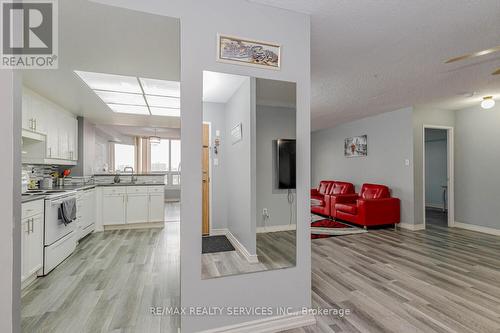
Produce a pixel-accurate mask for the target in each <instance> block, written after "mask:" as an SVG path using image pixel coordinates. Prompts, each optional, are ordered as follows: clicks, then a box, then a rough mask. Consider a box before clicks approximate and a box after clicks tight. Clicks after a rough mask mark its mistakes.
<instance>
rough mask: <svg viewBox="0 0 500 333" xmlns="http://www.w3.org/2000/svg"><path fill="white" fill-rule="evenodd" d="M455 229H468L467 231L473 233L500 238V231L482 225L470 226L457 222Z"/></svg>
mask: <svg viewBox="0 0 500 333" xmlns="http://www.w3.org/2000/svg"><path fill="white" fill-rule="evenodd" d="M454 227H455V228H461V229H466V230H471V231H477V232H482V233H485V234H490V235H495V236H500V229H495V228H489V227H483V226H480V225H474V224H469V223H463V222H457V221H455V224H454Z"/></svg>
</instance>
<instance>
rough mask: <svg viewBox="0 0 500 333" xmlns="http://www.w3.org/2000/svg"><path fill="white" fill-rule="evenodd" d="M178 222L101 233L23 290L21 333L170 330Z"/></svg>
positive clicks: (173, 328)
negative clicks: (160, 309) (159, 311)
mask: <svg viewBox="0 0 500 333" xmlns="http://www.w3.org/2000/svg"><path fill="white" fill-rule="evenodd" d="M179 276H180V271H179V222H169V223H166V224H165V228H164V229H137V230H116V231H105V232H99V233H94V234H91V235H89V236H88V237H86V238H84V239H83V240H82V241H81V242H80V244H79V245H78V247H77V250H76V251H75V252H74V253H73V254H72V255H71V256H70V257H69V258H68V259H66V260H65V261H64V262H63V263H62V264H61V265H59V266H58V267H57V268H56V269H55V270H54V271H52V272H51V273H50V274H49V275H47V276H46V277H43V278H38V279H37V280H36V281H35V282H34V283H33V284H32V285H31V286H29V287H28V288H27V289H25V290H23V295H22V300H21V303H22V312H21V317H22V318H21V319H22V331H23V332H50V333H57V332H61V333H68V332H93V333H94V332H168V333H170V332H175V333H177V331H178V329H177V328H178V327H179V324H180V320H179V319H180V318H179V317H175V316H173V317H172V316H168V315H165V316H153V315H152V314H151V313H150V307H151V306H180V297H179V294H180V281H179Z"/></svg>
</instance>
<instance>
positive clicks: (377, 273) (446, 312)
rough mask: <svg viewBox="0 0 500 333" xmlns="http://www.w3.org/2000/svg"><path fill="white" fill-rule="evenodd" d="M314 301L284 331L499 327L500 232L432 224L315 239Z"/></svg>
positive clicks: (482, 330)
mask: <svg viewBox="0 0 500 333" xmlns="http://www.w3.org/2000/svg"><path fill="white" fill-rule="evenodd" d="M312 289H313V304H314V306H320V307H323V308H344V309H350V310H351V313H352V314H350V315H347V316H344V317H343V318H339V317H338V316H320V317H317V319H318V322H317V324H316V325H315V326H311V327H305V328H301V329H295V330H288V331H286V332H287V333H331V332H337V333H338V332H350V333H351V332H370V333H376V332H397V333H413V332H460V333H461V332H464V333H488V332H500V237H498V236H492V235H487V234H482V233H477V232H473V231H467V230H463V229H458V228H447V227H439V226H433V225H429V226H428V228H427V230H425V231H418V232H411V231H405V230H398V231H394V230H375V231H370V232H368V233H366V234H360V235H349V236H341V237H333V238H326V239H316V240H313V241H312Z"/></svg>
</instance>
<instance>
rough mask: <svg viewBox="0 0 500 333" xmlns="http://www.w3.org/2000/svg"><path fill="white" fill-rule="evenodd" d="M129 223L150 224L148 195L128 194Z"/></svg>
mask: <svg viewBox="0 0 500 333" xmlns="http://www.w3.org/2000/svg"><path fill="white" fill-rule="evenodd" d="M126 204H127V223H145V222H148V194H147V193H144V194H135V193H133V194H128V193H127V200H126Z"/></svg>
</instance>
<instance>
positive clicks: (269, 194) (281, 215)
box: [256, 105, 296, 227]
mask: <svg viewBox="0 0 500 333" xmlns="http://www.w3.org/2000/svg"><path fill="white" fill-rule="evenodd" d="M295 116H296V111H295V109H291V108H283V107H273V106H263V105H257V130H256V131H257V135H256V137H257V142H256V144H257V151H256V156H257V158H256V161H257V177H256V178H257V210H256V217H257V227H262V226H264V225H265V226H276V225H288V224H289V223H290V204H289V203H288V199H287V193H288V191H287V190H280V189H278V186H277V175H276V140H277V139H295V128H296V122H295ZM263 208H267V209H268V211H269V215H270V217H269V219H268V220H266V221H265V223H264V218H263V216H262V209H263ZM294 218H295V203H294V204H293V207H292V224H294V223H295V219H294Z"/></svg>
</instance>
